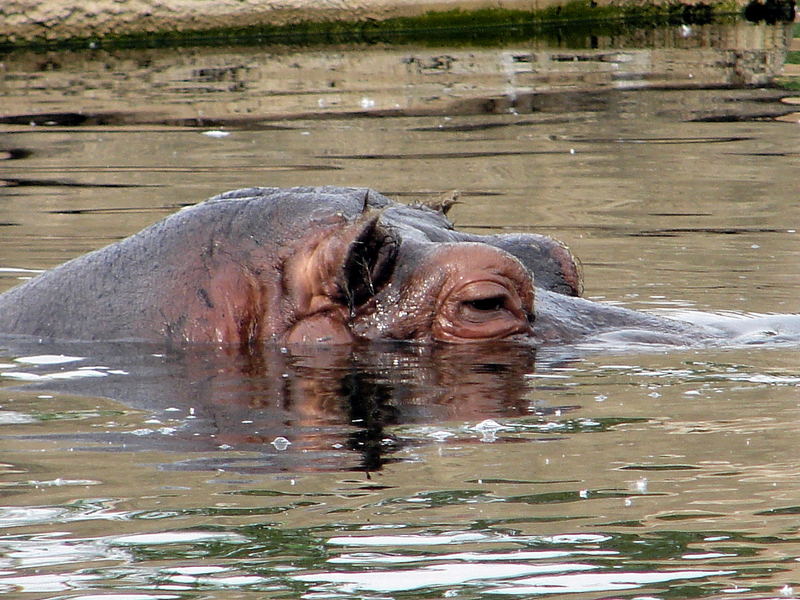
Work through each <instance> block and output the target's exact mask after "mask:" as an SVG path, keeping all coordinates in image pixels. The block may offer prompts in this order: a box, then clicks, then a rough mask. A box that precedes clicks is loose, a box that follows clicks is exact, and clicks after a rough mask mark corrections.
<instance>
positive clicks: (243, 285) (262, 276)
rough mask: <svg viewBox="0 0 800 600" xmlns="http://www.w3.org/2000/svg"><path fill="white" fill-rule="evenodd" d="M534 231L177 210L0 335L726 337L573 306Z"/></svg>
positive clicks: (386, 203) (302, 200)
mask: <svg viewBox="0 0 800 600" xmlns="http://www.w3.org/2000/svg"><path fill="white" fill-rule="evenodd" d="M581 290H582V284H581V277H580V269H579V267H578V263H577V261H576V260H575V259H574V258H573V257H572V255H571V254H570V253H569V251H568V250H567V249H566V247H565V246H563V245H562V244H560V243H558V242H556V241H554V240H552V239H550V238H548V237H546V236H538V235H521V234H518V235H493V236H478V235H471V234H467V233H463V232H458V231H456V230H455V229H454V228H453V226H452V224H451V223H450V222H449V221H448V220H447V219H446V217H445V216H444V214H442V213H441V212H439V211H436V210H433V209H431V208H427V207H423V206H406V205H401V204H397V203H395V202H393V201H391V200H390V199H388V198H386V197H385V196H382V195H380V194H378V193H376V192H374V191H371V190H366V189H352V188H334V187H323V188H291V189H278V188H251V189H244V190H236V191H233V192H228V193H225V194H221V195H219V196H215V197H214V198H211V199H210V200H208V201H205V202H203V203H200V204H197V205H195V206H192V207H189V208H186V209H183V210H182V211H180V212H178V213H176V214H174V215H172V216H170V217H168V218H166V219H164V220H162V221H160V222H159V223H156V224H155V225H153V226H151V227H149V228H147V229H145V230H143V231H141V232H140V233H138V234H136V235H134V236H131V237H129V238H127V239H125V240H122V241H121V242H118V243H116V244H112V245H110V246H107V247H105V248H102V249H100V250H97V251H95V252H92V253H89V254H87V255H84V256H82V257H79V258H77V259H75V260H72V261H70V262H68V263H65V264H64V265H61V266H60V267H57V268H55V269H53V270H51V271H49V272H46V273H44V274H42V275H40V276H39V277H37V278H35V279H33V280H31V281H28V282H26V283H24V284H22V285H20V286H18V287H16V288H14V289H12V290H10V291H8V292H6V293H5V294H3V295H0V332H2V333H6V334H19V335H25V336H35V337H38V338H43V339H68V340H145V341H164V342H166V343H167V344H168V345H173V346H176V345H177V346H182V345H186V344H216V345H224V346H236V345H238V346H244V347H247V346H252V345H255V344H262V343H279V344H294V343H300V344H302V343H312V344H324V343H328V344H330V343H352V342H357V341H361V340H408V341H417V342H452V343H473V342H481V341H488V340H514V341H522V342H525V343H533V344H559V343H574V342H580V341H585V340H602V339H612V338H613V339H615V340H617V341H623V342H625V341H630V342H636V343H640V342H644V343H657V344H695V343H698V342H700V343H711V342H715V341H719V340H724V339H728V338H730V337H731V336H733V335H736V333H735V332H732V330H731V329H730V328H726V327H725V326H718V325H716V324H706V325H699V324H691V323H685V322H682V321H676V320H671V319H666V318H661V317H658V316H654V315H650V314H645V313H640V312H635V311H631V310H627V309H624V308H619V307H612V306H608V305H604V304H599V303H594V302H590V301H587V300H584V299H582V298H580V297H578V296H579V295H580V293H581Z"/></svg>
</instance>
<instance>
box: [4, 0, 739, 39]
mask: <svg viewBox="0 0 800 600" xmlns="http://www.w3.org/2000/svg"><path fill="white" fill-rule="evenodd" d="M741 12H742V9H741V7H740V5H738V4H737V2H736V0H722V1H721V2H716V3H714V4H709V3H706V2H702V1H701V2H698V3H696V4H688V3H682V2H669V3H665V4H654V3H648V4H613V5H612V4H598V3H597V2H594V1H593V0H572V1H570V2H567V3H565V4H562V5H558V6H549V7H547V8H543V9H541V10H536V11H530V10H517V9H500V8H487V9H478V10H471V11H464V10H449V11H439V12H428V13H425V14H422V15H419V16H411V17H394V18H388V19H384V20H355V21H347V20H339V21H302V22H299V23H293V24H290V25H256V26H250V27H244V28H241V27H220V28H213V29H204V30H192V29H186V30H180V29H178V28H176V29H175V30H166V29H165V30H160V31H156V32H142V33H124V34H109V35H103V36H96V37H74V38H64V39H55V40H44V39H33V40H23V41H19V42H15V41H12V40H11V39H10V38H8V37H6V38H3V37H2V36H0V51H3V50H6V51H7V50H9V49H11V48H13V47H28V48H31V47H33V48H36V47H39V48H86V47H100V46H102V47H104V48H115V47H164V46H189V45H214V44H219V43H237V44H253V43H256V44H265V43H279V44H292V45H319V44H330V43H377V42H388V43H412V42H413V43H424V44H431V45H437V44H440V43H447V44H449V45H452V44H456V45H458V44H478V45H498V44H503V43H507V42H510V41H515V40H519V39H530V38H532V37H545V38H547V37H551V36H554V37H556V38H557V39H558V40H560V41H564V40H565V39H570V38H571V37H581V38H583V37H585V36H586V35H589V34H591V35H607V34H613V33H615V32H623V31H627V30H630V29H631V28H640V29H641V28H650V27H660V26H664V25H671V24H672V25H678V24H703V23H709V22H712V21H719V20H721V19H732V18H737V17H738V16H740V14H741Z"/></svg>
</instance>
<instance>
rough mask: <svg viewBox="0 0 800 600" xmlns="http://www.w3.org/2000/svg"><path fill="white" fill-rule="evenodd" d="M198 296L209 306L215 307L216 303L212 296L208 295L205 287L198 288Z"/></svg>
mask: <svg viewBox="0 0 800 600" xmlns="http://www.w3.org/2000/svg"><path fill="white" fill-rule="evenodd" d="M197 296H198V297H199V298H200V299H201V300H202V301H203V303H204V304H205V305H206V306H207V307H208V308H214V303H213V302H212V301H211V298H210V297H209V296H208V292H207V291H206V290H205V288H199V289H198V290H197Z"/></svg>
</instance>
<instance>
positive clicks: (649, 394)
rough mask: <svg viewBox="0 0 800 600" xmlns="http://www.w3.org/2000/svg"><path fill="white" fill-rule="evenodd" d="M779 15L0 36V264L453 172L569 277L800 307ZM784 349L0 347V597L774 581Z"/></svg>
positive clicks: (731, 592)
mask: <svg viewBox="0 0 800 600" xmlns="http://www.w3.org/2000/svg"><path fill="white" fill-rule="evenodd" d="M790 35H791V30H788V31H787V30H786V28H784V27H781V26H778V27H767V26H764V25H739V26H725V27H722V26H720V27H714V26H704V27H698V26H692V27H689V26H684V27H683V28H680V27H676V28H674V29H671V30H664V31H662V30H659V31H655V32H652V31H651V32H638V33H635V34H632V36H631V38H630V39H625V40H614V39H599V40H597V39H595V40H588V41H587V44H586V47H584V48H559V47H545V46H540V45H538V44H537V43H536V42H531V44H530V45H529V46H515V47H513V48H503V49H496V48H494V49H488V50H487V49H481V48H438V49H431V48H424V49H422V48H411V47H389V48H383V47H379V48H376V47H369V48H367V47H362V48H326V49H307V50H298V49H291V48H288V49H287V48H220V49H209V48H206V49H202V50H197V49H184V50H171V51H146V50H141V51H125V52H123V51H119V52H100V51H86V52H74V53H67V52H64V53H57V54H51V55H37V54H25V53H20V54H14V55H9V56H7V57H5V59H4V62H3V69H4V70H3V79H2V81H1V82H0V86H2V87H1V88H0V93H2V98H0V122H1V123H2V124H0V128H2V129H0V132H1V133H0V157H2V158H3V159H4V160H2V161H0V179H2V180H3V181H5V182H6V184H5V186H4V187H2V188H0V290H4V289H7V288H9V287H11V286H12V285H14V284H15V283H17V282H18V281H19V280H20V279H21V278H25V277H29V276H31V275H32V274H35V272H36V271H37V270H40V269H45V268H49V267H51V266H54V265H56V264H58V263H60V262H62V261H64V260H66V259H68V258H70V257H73V256H75V255H78V254H81V253H83V252H86V251H88V250H90V249H93V248H96V247H98V246H101V245H103V244H106V243H109V242H112V241H114V240H116V239H119V238H121V237H124V236H126V235H129V234H131V233H133V232H135V231H137V230H138V229H140V228H142V227H144V226H146V225H148V224H150V223H152V222H154V221H155V220H157V219H159V218H161V217H162V216H164V215H166V214H168V213H170V212H172V211H174V210H176V209H177V208H179V207H180V206H182V205H185V204H190V203H195V202H197V201H199V200H201V199H203V198H205V197H207V196H210V195H212V194H215V193H218V192H221V191H224V190H227V189H233V188H237V187H245V186H251V185H277V186H291V185H317V184H320V185H322V184H339V185H357V186H362V185H363V186H369V187H373V188H376V189H378V190H380V191H381V192H384V193H386V194H387V195H389V196H392V197H395V198H398V199H401V200H403V199H407V200H412V199H419V198H424V197H430V196H433V195H436V194H439V193H441V192H443V191H446V190H450V189H453V188H457V189H459V190H460V191H461V193H462V198H463V203H462V204H459V205H457V206H456V207H455V208H454V209H453V211H452V213H451V215H452V217H453V219H454V220H455V221H456V223H457V224H458V225H459V226H460V227H464V228H466V229H471V230H480V231H501V230H524V231H539V232H545V233H549V234H551V235H554V236H556V237H559V238H561V239H563V240H565V241H567V242H568V243H569V244H570V245H571V247H572V249H573V250H574V252H575V253H576V254H577V255H578V256H580V257H581V258H582V259H583V262H584V266H585V272H586V287H587V296H589V297H592V298H595V299H598V300H603V301H607V302H614V303H619V304H624V305H626V306H629V307H632V308H637V309H645V310H659V311H676V310H709V311H732V312H734V313H737V314H738V313H750V312H755V313H760V312H795V311H798V310H799V309H800V304H799V303H798V300H797V298H798V292H800V264H799V263H798V260H797V257H798V253H799V252H798V251H800V237H798V234H797V229H798V228H800V209H798V203H797V198H798V191H800V188H798V178H797V173H798V156H799V154H798V148H800V128H798V125H797V123H791V122H780V121H776V120H775V117H777V116H780V115H785V114H787V113H790V112H791V110H792V108H791V106H790V105H787V104H785V103H782V102H781V98H782V97H784V96H786V95H787V94H786V93H783V92H781V91H780V90H777V89H774V88H769V87H759V86H761V85H762V84H763V83H765V81H767V80H768V78H769V76H770V75H771V74H774V73H775V72H776V70H778V69H780V68H781V64H782V62H783V61H784V59H785V56H786V54H785V51H786V49H787V47H788V45H789V43H790V40H789V37H788V36H790ZM798 364H800V363H799V362H798V348H797V347H796V346H789V347H780V346H774V347H763V346H762V347H750V348H729V349H714V350H691V351H689V350H676V351H670V352H665V351H661V350H659V351H649V352H645V351H641V350H639V351H636V350H633V349H632V350H631V351H630V352H627V353H619V352H618V353H616V354H613V355H612V354H604V353H597V352H596V353H592V354H588V355H586V354H583V355H581V354H577V353H576V352H575V350H574V349H563V348H550V349H547V350H543V351H540V352H538V353H537V354H532V353H530V352H529V351H528V350H523V349H519V348H510V347H505V346H502V345H501V346H496V347H495V346H491V347H485V348H481V349H479V350H475V349H463V348H447V347H435V348H409V347H402V346H401V347H384V348H378V349H365V350H360V351H358V352H356V353H350V352H342V351H341V350H332V349H328V350H321V351H319V352H306V353H304V354H296V353H291V352H284V351H281V350H280V349H274V350H269V351H265V352H264V353H263V355H259V356H257V357H241V356H227V355H221V354H213V353H212V354H208V353H203V352H200V351H198V352H197V353H194V354H189V355H186V356H180V357H176V356H165V355H163V354H162V353H161V351H160V349H158V348H154V347H146V346H124V345H123V346H120V345H63V346H37V345H27V346H26V345H21V344H10V343H5V344H4V345H3V347H2V349H0V463H1V464H0V593H3V595H4V596H5V597H9V598H20V599H31V600H33V599H45V598H47V599H81V600H88V599H89V598H98V597H102V598H104V599H106V600H107V599H113V600H134V599H135V600H150V599H156V598H159V599H160V598H178V599H200V598H202V599H215V600H216V599H220V600H221V599H225V600H231V599H238V598H241V599H248V600H249V599H255V598H259V599H260V598H294V597H307V598H332V597H333V598H341V597H348V598H351V597H358V598H442V597H452V598H476V597H494V596H512V597H527V596H538V595H558V596H562V597H566V598H576V599H577V598H581V599H583V598H586V599H594V598H610V597H613V598H641V599H643V598H697V597H700V598H719V597H726V598H766V597H771V598H772V597H778V598H791V597H795V596H797V595H799V594H800V568H798V565H799V564H800V563H798V561H799V560H800V534H798V519H797V515H798V513H800V460H799V459H798V451H797V449H798V442H797V439H798V434H797V431H798V421H799V420H800V405H799V404H798V400H800V395H799V392H800V368H799V367H798Z"/></svg>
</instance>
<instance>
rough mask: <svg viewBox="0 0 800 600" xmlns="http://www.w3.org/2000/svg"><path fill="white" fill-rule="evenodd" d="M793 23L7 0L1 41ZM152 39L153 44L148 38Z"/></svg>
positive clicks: (473, 7) (464, 9) (600, 5)
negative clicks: (616, 23) (615, 23)
mask: <svg viewBox="0 0 800 600" xmlns="http://www.w3.org/2000/svg"><path fill="white" fill-rule="evenodd" d="M738 14H745V15H746V16H748V18H750V20H761V19H765V20H772V21H775V20H791V19H793V18H794V4H793V2H792V1H791V0H764V1H763V2H762V0H709V1H699V2H696V3H694V2H692V1H691V0H670V1H667V2H664V1H659V0H632V1H631V0H505V1H503V2H500V1H499V0H370V1H366V0H347V1H334V0H276V1H272V2H266V3H265V2H263V1H261V0H211V1H209V0H137V1H135V2H119V1H116V0H93V1H92V2H88V3H87V2H83V1H79V0H8V1H7V2H4V3H3V4H2V6H0V46H4V47H11V46H20V45H21V46H30V45H48V46H51V45H72V46H86V45H95V44H98V43H103V44H114V45H153V44H154V43H155V44H159V43H176V42H189V43H194V42H195V41H196V40H197V39H198V38H203V37H205V38H208V37H215V38H219V37H223V38H231V37H235V38H237V39H240V38H241V37H243V36H244V37H247V38H251V39H254V41H261V40H264V39H266V40H270V41H271V40H277V41H280V40H284V39H300V40H309V39H310V40H315V39H323V40H331V39H332V41H339V40H338V38H339V37H345V38H348V39H352V38H353V37H359V38H363V37H368V36H369V35H372V34H381V33H386V32H395V33H397V32H402V33H404V34H408V33H409V32H418V34H419V33H420V32H424V34H425V36H426V37H434V38H435V37H448V32H452V30H454V29H459V30H463V29H470V28H474V29H479V30H481V31H483V30H486V29H487V28H493V27H500V26H509V25H512V26H520V27H530V26H532V25H535V24H538V25H540V26H541V25H542V24H546V23H553V22H560V23H563V22H564V21H570V22H571V23H574V22H597V21H604V20H619V19H623V20H630V21H633V22H642V21H649V22H652V21H655V22H663V23H667V22H673V23H689V24H692V23H706V22H709V20H711V19H713V18H714V17H717V16H719V15H738ZM154 40H158V41H154Z"/></svg>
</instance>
